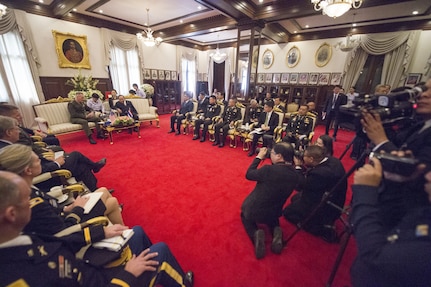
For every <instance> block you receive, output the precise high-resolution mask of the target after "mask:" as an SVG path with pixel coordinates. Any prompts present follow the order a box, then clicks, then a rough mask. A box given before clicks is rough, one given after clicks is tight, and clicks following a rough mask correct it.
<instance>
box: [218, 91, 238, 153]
mask: <svg viewBox="0 0 431 287" xmlns="http://www.w3.org/2000/svg"><path fill="white" fill-rule="evenodd" d="M236 102H237V100H236V99H230V100H229V104H228V106H227V107H226V108H225V109H224V112H223V115H222V117H221V118H220V120H219V122H218V123H217V124H215V126H214V131H215V132H214V137H215V142H214V143H213V146H216V145H218V146H219V147H224V141H225V139H226V136H227V132H228V131H229V129H230V128H232V127H233V124H234V122H235V121H238V120H240V119H241V109H240V108H238V107H237V106H236ZM220 129H222V130H223V133H222V134H221V135H220Z"/></svg>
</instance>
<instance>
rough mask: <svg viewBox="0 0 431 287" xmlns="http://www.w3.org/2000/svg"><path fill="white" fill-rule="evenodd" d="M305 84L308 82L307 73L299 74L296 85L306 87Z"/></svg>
mask: <svg viewBox="0 0 431 287" xmlns="http://www.w3.org/2000/svg"><path fill="white" fill-rule="evenodd" d="M307 82H308V73H300V74H299V79H298V84H300V85H306V84H307Z"/></svg>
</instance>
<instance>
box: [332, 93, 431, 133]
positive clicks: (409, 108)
mask: <svg viewBox="0 0 431 287" xmlns="http://www.w3.org/2000/svg"><path fill="white" fill-rule="evenodd" d="M426 90H427V87H426V86H424V85H420V86H416V87H414V88H411V89H410V88H406V89H404V90H402V91H397V92H392V93H389V94H387V95H378V94H376V95H365V96H361V97H357V98H356V99H354V100H353V105H351V106H341V107H340V112H342V113H344V114H347V115H350V116H354V117H355V118H360V117H362V110H363V109H365V110H367V111H369V112H371V113H373V114H378V115H380V118H381V120H382V124H383V125H391V124H394V123H397V122H399V121H400V120H404V119H408V118H411V117H412V115H413V111H414V104H415V103H416V99H417V97H418V95H419V94H420V93H422V92H424V91H426Z"/></svg>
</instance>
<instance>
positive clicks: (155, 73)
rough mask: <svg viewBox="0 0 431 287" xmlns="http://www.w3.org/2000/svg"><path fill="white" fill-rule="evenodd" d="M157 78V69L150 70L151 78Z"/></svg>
mask: <svg viewBox="0 0 431 287" xmlns="http://www.w3.org/2000/svg"><path fill="white" fill-rule="evenodd" d="M157 79H158V73H157V70H151V80H157Z"/></svg>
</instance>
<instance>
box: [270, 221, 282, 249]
mask: <svg viewBox="0 0 431 287" xmlns="http://www.w3.org/2000/svg"><path fill="white" fill-rule="evenodd" d="M282 250H283V231H282V230H281V228H280V227H278V226H277V227H275V228H274V234H273V238H272V243H271V251H272V253H275V254H280V253H281V251H282Z"/></svg>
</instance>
